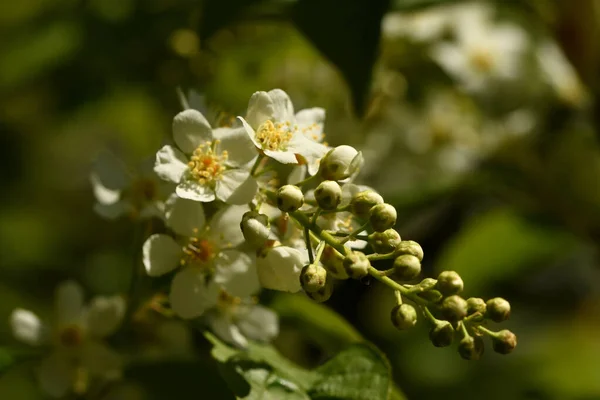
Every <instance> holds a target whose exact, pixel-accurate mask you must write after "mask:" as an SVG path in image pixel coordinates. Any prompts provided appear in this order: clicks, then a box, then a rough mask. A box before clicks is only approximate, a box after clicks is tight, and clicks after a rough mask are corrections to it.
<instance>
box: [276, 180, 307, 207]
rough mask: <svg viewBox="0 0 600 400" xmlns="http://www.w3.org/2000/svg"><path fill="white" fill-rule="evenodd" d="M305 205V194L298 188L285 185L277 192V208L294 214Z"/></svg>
mask: <svg viewBox="0 0 600 400" xmlns="http://www.w3.org/2000/svg"><path fill="white" fill-rule="evenodd" d="M303 204H304V194H303V193H302V190H300V188H299V187H298V186H294V185H284V186H282V187H280V188H279V189H278V190H277V208H279V209H280V210H281V211H283V212H294V211H296V210H297V209H299V208H300V207H302V205H303Z"/></svg>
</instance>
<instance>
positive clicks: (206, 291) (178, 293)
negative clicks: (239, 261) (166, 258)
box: [169, 267, 220, 319]
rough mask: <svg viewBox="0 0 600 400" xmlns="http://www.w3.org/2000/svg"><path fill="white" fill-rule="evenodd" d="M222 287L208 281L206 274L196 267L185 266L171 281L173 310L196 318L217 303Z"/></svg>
mask: <svg viewBox="0 0 600 400" xmlns="http://www.w3.org/2000/svg"><path fill="white" fill-rule="evenodd" d="M219 291H220V288H219V286H218V285H217V284H215V283H214V282H207V281H206V276H205V275H204V274H202V273H201V272H199V271H198V270H197V269H195V268H191V267H190V268H183V269H182V270H181V271H179V272H178V273H177V274H176V275H175V277H174V278H173V281H172V282H171V293H170V294H169V301H170V303H171V308H172V309H173V311H174V312H175V313H176V314H177V315H179V316H180V317H181V318H184V319H191V318H196V317H199V316H201V315H202V314H204V311H206V310H207V309H209V308H210V307H213V306H214V305H216V304H217V296H218V295H219Z"/></svg>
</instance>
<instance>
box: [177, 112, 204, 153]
mask: <svg viewBox="0 0 600 400" xmlns="http://www.w3.org/2000/svg"><path fill="white" fill-rule="evenodd" d="M173 139H174V140H175V144H176V145H177V146H178V147H179V148H180V149H181V151H183V152H184V153H186V154H192V153H193V152H194V150H196V148H197V147H198V146H199V145H201V144H204V143H206V142H210V141H212V139H213V136H212V129H211V127H210V124H209V123H208V121H207V120H206V118H204V115H202V113H201V112H200V111H197V110H192V109H188V110H184V111H182V112H180V113H179V114H177V115H176V116H175V118H173Z"/></svg>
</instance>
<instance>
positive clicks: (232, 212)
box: [209, 205, 250, 247]
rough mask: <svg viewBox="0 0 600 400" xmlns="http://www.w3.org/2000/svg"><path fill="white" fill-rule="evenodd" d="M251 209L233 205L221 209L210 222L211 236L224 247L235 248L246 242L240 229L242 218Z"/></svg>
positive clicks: (245, 206)
mask: <svg viewBox="0 0 600 400" xmlns="http://www.w3.org/2000/svg"><path fill="white" fill-rule="evenodd" d="M247 211H250V207H248V206H247V205H243V206H242V205H239V206H238V205H232V206H226V207H224V208H221V209H220V210H219V211H217V212H216V214H215V215H214V216H213V217H212V219H211V220H210V231H209V232H210V234H211V235H212V236H213V239H214V240H215V241H216V242H217V243H219V244H220V247H222V246H231V247H235V246H238V245H240V244H242V243H243V242H244V234H243V233H242V229H241V228H240V222H242V216H243V215H244V213H246V212H247Z"/></svg>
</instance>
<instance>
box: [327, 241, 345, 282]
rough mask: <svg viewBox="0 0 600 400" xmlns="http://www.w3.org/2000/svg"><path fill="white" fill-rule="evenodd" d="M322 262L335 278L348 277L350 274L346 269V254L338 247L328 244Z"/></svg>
mask: <svg viewBox="0 0 600 400" xmlns="http://www.w3.org/2000/svg"><path fill="white" fill-rule="evenodd" d="M321 264H323V266H324V267H325V269H326V270H327V272H328V273H329V274H331V276H333V277H334V278H335V279H348V278H349V276H348V274H347V273H346V270H345V269H344V256H343V255H341V254H340V253H339V252H338V251H337V250H336V249H334V248H333V247H331V246H330V245H328V244H326V245H325V248H324V249H323V254H322V255H321Z"/></svg>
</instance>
